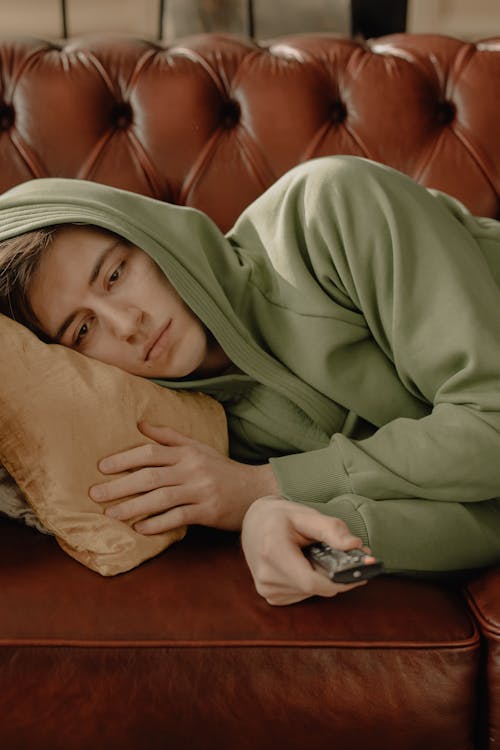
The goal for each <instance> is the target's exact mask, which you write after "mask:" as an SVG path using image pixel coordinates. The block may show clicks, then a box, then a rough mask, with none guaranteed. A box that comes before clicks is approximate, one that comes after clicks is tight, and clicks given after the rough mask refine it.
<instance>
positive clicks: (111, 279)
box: [108, 260, 125, 286]
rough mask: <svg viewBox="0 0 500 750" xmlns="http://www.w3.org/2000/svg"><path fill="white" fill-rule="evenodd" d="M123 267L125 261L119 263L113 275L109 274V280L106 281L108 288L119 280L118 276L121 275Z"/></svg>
mask: <svg viewBox="0 0 500 750" xmlns="http://www.w3.org/2000/svg"><path fill="white" fill-rule="evenodd" d="M124 267H125V261H124V260H123V261H122V262H121V263H120V265H119V266H118V268H116V269H115V270H114V271H113V273H112V274H111V276H110V277H109V279H108V284H109V286H113V284H114V283H115V282H116V281H118V279H119V278H120V276H121V275H122V272H123V269H124Z"/></svg>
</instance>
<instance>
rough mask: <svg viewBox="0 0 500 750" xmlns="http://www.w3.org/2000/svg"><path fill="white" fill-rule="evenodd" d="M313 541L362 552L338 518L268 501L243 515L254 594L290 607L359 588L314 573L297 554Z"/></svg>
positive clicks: (281, 500) (258, 502) (280, 501)
mask: <svg viewBox="0 0 500 750" xmlns="http://www.w3.org/2000/svg"><path fill="white" fill-rule="evenodd" d="M314 541H320V542H326V544H329V545H330V546H331V547H335V548H336V549H340V550H348V549H353V548H354V547H359V548H361V549H362V550H364V551H365V552H367V553H368V554H371V550H370V548H369V547H365V546H363V542H362V540H361V539H359V537H356V536H354V535H353V534H351V532H350V531H349V528H348V526H347V525H346V524H345V523H344V521H342V520H341V519H340V518H333V517H331V516H326V515H324V514H323V513H320V512H319V511H317V510H314V508H309V507H308V506H306V505H300V504H299V503H295V502H292V501H290V500H286V499H285V498H283V497H281V496H279V495H271V496H267V497H262V498H259V499H258V500H256V501H255V502H254V503H252V505H251V506H250V508H249V509H248V511H247V512H246V514H245V517H244V519H243V527H242V533H241V543H242V546H243V553H244V555H245V559H246V561H247V563H248V567H249V568H250V572H251V573H252V576H253V579H254V583H255V587H256V589H257V592H258V593H259V594H260V595H261V596H263V597H264V599H265V600H266V601H267V602H268V604H274V605H283V604H293V603H294V602H300V601H302V600H303V599H307V598H308V597H310V596H336V595H337V594H341V593H343V592H345V591H349V590H350V589H354V588H356V587H357V586H364V585H365V584H366V583H367V581H361V582H360V583H350V584H341V583H334V582H333V581H331V580H330V579H329V578H327V576H326V575H325V574H324V573H320V572H318V571H316V570H315V569H314V568H313V566H312V565H311V563H310V562H309V561H308V560H307V559H306V557H305V556H304V554H303V553H302V550H301V548H302V547H304V546H305V545H307V544H310V543H311V542H314Z"/></svg>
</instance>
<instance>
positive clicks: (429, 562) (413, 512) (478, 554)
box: [301, 493, 500, 576]
mask: <svg viewBox="0 0 500 750" xmlns="http://www.w3.org/2000/svg"><path fill="white" fill-rule="evenodd" d="M301 502H302V504H303V505H307V506H309V507H311V508H314V509H315V510H318V511H320V512H321V513H324V514H325V515H329V516H335V517H336V518H341V519H342V520H343V521H344V522H345V523H346V524H347V526H348V527H349V528H350V530H351V532H352V533H353V534H355V535H356V536H359V537H360V538H361V539H362V540H363V543H364V544H367V545H368V546H369V547H370V548H371V550H372V552H373V554H374V555H375V556H376V557H378V558H379V559H380V560H382V561H383V562H384V569H385V571H386V572H387V573H399V574H405V575H417V576H420V575H422V574H424V575H429V576H432V575H434V574H436V573H449V572H451V571H460V570H462V571H463V570H472V569H475V568H483V567H488V566H490V565H495V564H498V562H499V560H500V501H499V500H496V499H493V500H484V501H483V502H480V503H477V502H476V503H449V502H443V501H440V500H422V499H410V498H397V499H394V500H372V499H371V498H368V497H362V496H361V495H354V494H352V493H345V494H342V495H338V496H337V497H335V498H332V499H331V500H329V501H327V502H325V503H314V502H310V501H305V500H304V501H301Z"/></svg>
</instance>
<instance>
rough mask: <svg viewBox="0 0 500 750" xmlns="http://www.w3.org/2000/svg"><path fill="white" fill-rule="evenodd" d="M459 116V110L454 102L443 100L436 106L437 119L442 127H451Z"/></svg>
mask: <svg viewBox="0 0 500 750" xmlns="http://www.w3.org/2000/svg"><path fill="white" fill-rule="evenodd" d="M456 114H457V109H456V107H455V105H454V104H453V102H450V101H449V100H447V99H443V100H442V101H440V102H437V105H436V119H437V121H438V122H439V123H440V124H441V125H449V123H450V122H453V120H454V119H455V117H456Z"/></svg>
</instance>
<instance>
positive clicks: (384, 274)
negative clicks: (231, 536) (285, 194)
mask: <svg viewBox="0 0 500 750" xmlns="http://www.w3.org/2000/svg"><path fill="white" fill-rule="evenodd" d="M326 161H328V160H326ZM317 169H318V166H316V170H317ZM320 169H323V170H327V172H325V173H324V174H323V175H322V179H321V180H319V181H318V180H312V179H311V180H309V179H308V177H307V175H306V177H305V181H304V206H305V212H306V216H307V217H308V222H309V233H310V237H311V244H310V248H308V252H309V253H310V257H311V263H312V266H313V267H314V270H315V273H316V276H317V277H318V278H321V280H322V281H321V283H322V285H323V288H324V289H325V290H326V291H327V292H328V289H329V284H331V285H332V287H331V288H332V290H333V285H335V287H336V288H337V289H338V286H339V283H340V284H341V285H342V287H343V289H344V290H345V291H346V293H347V294H348V295H349V297H350V299H351V300H352V302H353V305H355V306H356V308H357V309H358V310H359V311H360V312H361V313H362V314H363V316H364V318H365V320H366V322H367V325H368V327H369V330H370V333H371V336H373V339H374V341H375V342H376V344H377V345H378V346H379V347H380V348H381V349H382V350H383V352H384V353H385V354H386V356H387V357H388V358H389V359H390V360H391V362H392V363H393V364H394V367H395V368H396V371H397V373H398V377H399V379H400V380H401V381H402V382H403V384H404V385H405V387H406V388H407V389H408V390H409V391H411V392H412V393H413V394H415V395H417V396H418V397H420V398H421V399H422V400H426V401H427V402H428V403H429V404H431V405H432V411H431V413H430V414H428V415H427V416H424V417H422V418H420V419H409V418H397V419H394V420H392V421H390V422H388V423H387V424H384V425H382V426H381V427H379V429H378V430H377V431H376V432H375V433H374V434H373V435H371V436H370V437H368V438H366V439H362V440H354V439H350V438H348V437H346V436H345V435H343V434H341V433H336V434H334V435H333V436H332V437H331V440H330V444H329V445H328V446H327V447H326V448H322V449H320V450H319V451H312V452H309V453H307V452H306V453H302V454H297V455H290V456H284V457H279V458H273V459H271V463H272V465H273V469H274V472H275V474H276V477H277V479H278V482H279V484H280V487H281V489H282V492H283V494H284V495H285V496H286V497H288V498H289V499H291V500H297V501H302V502H304V501H307V500H311V499H312V497H311V492H310V488H311V486H312V485H314V486H316V487H317V488H319V489H318V493H317V496H316V497H315V498H314V499H316V500H321V501H323V502H327V501H329V499H331V498H335V496H337V495H339V494H341V493H346V492H347V493H353V495H358V496H361V497H363V498H370V500H371V501H378V500H389V499H397V500H398V502H400V501H401V500H402V499H405V498H408V499H422V500H432V501H444V502H447V501H450V502H453V503H458V502H461V503H474V502H476V501H482V500H487V499H491V498H496V497H497V496H500V289H499V286H498V285H497V281H496V280H495V275H496V277H497V278H498V279H500V271H497V269H500V222H495V221H493V220H486V219H484V220H481V219H474V217H472V216H471V215H470V214H468V212H467V211H466V209H465V208H464V207H463V206H461V204H459V203H458V201H454V200H453V199H452V198H449V197H448V196H444V195H443V194H438V193H433V192H432V191H428V190H426V189H425V188H423V187H421V186H419V185H417V184H416V183H415V182H414V181H413V180H411V179H410V178H408V177H406V176H405V175H402V174H401V173H399V172H396V171H395V170H392V169H390V168H388V167H385V166H382V165H377V164H374V163H371V162H368V161H365V160H356V159H352V158H349V157H343V158H341V159H340V163H339V160H337V161H336V166H335V170H334V173H333V172H332V173H330V174H329V173H328V170H332V167H331V166H330V165H329V164H326V165H323V166H321V167H320ZM328 179H330V187H329V189H325V187H324V186H325V184H326V183H327V181H328ZM319 183H320V187H318V184H319ZM331 226H334V227H335V229H334V232H335V234H334V235H333V230H330V229H329V227H331ZM325 247H327V248H328V252H325V251H324V248H325ZM315 248H323V250H322V251H321V252H320V251H319V250H318V251H316V250H315ZM495 264H496V265H495ZM378 388H380V389H383V388H384V383H383V382H381V383H379V384H378ZM373 398H374V399H376V398H377V389H374V393H373Z"/></svg>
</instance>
